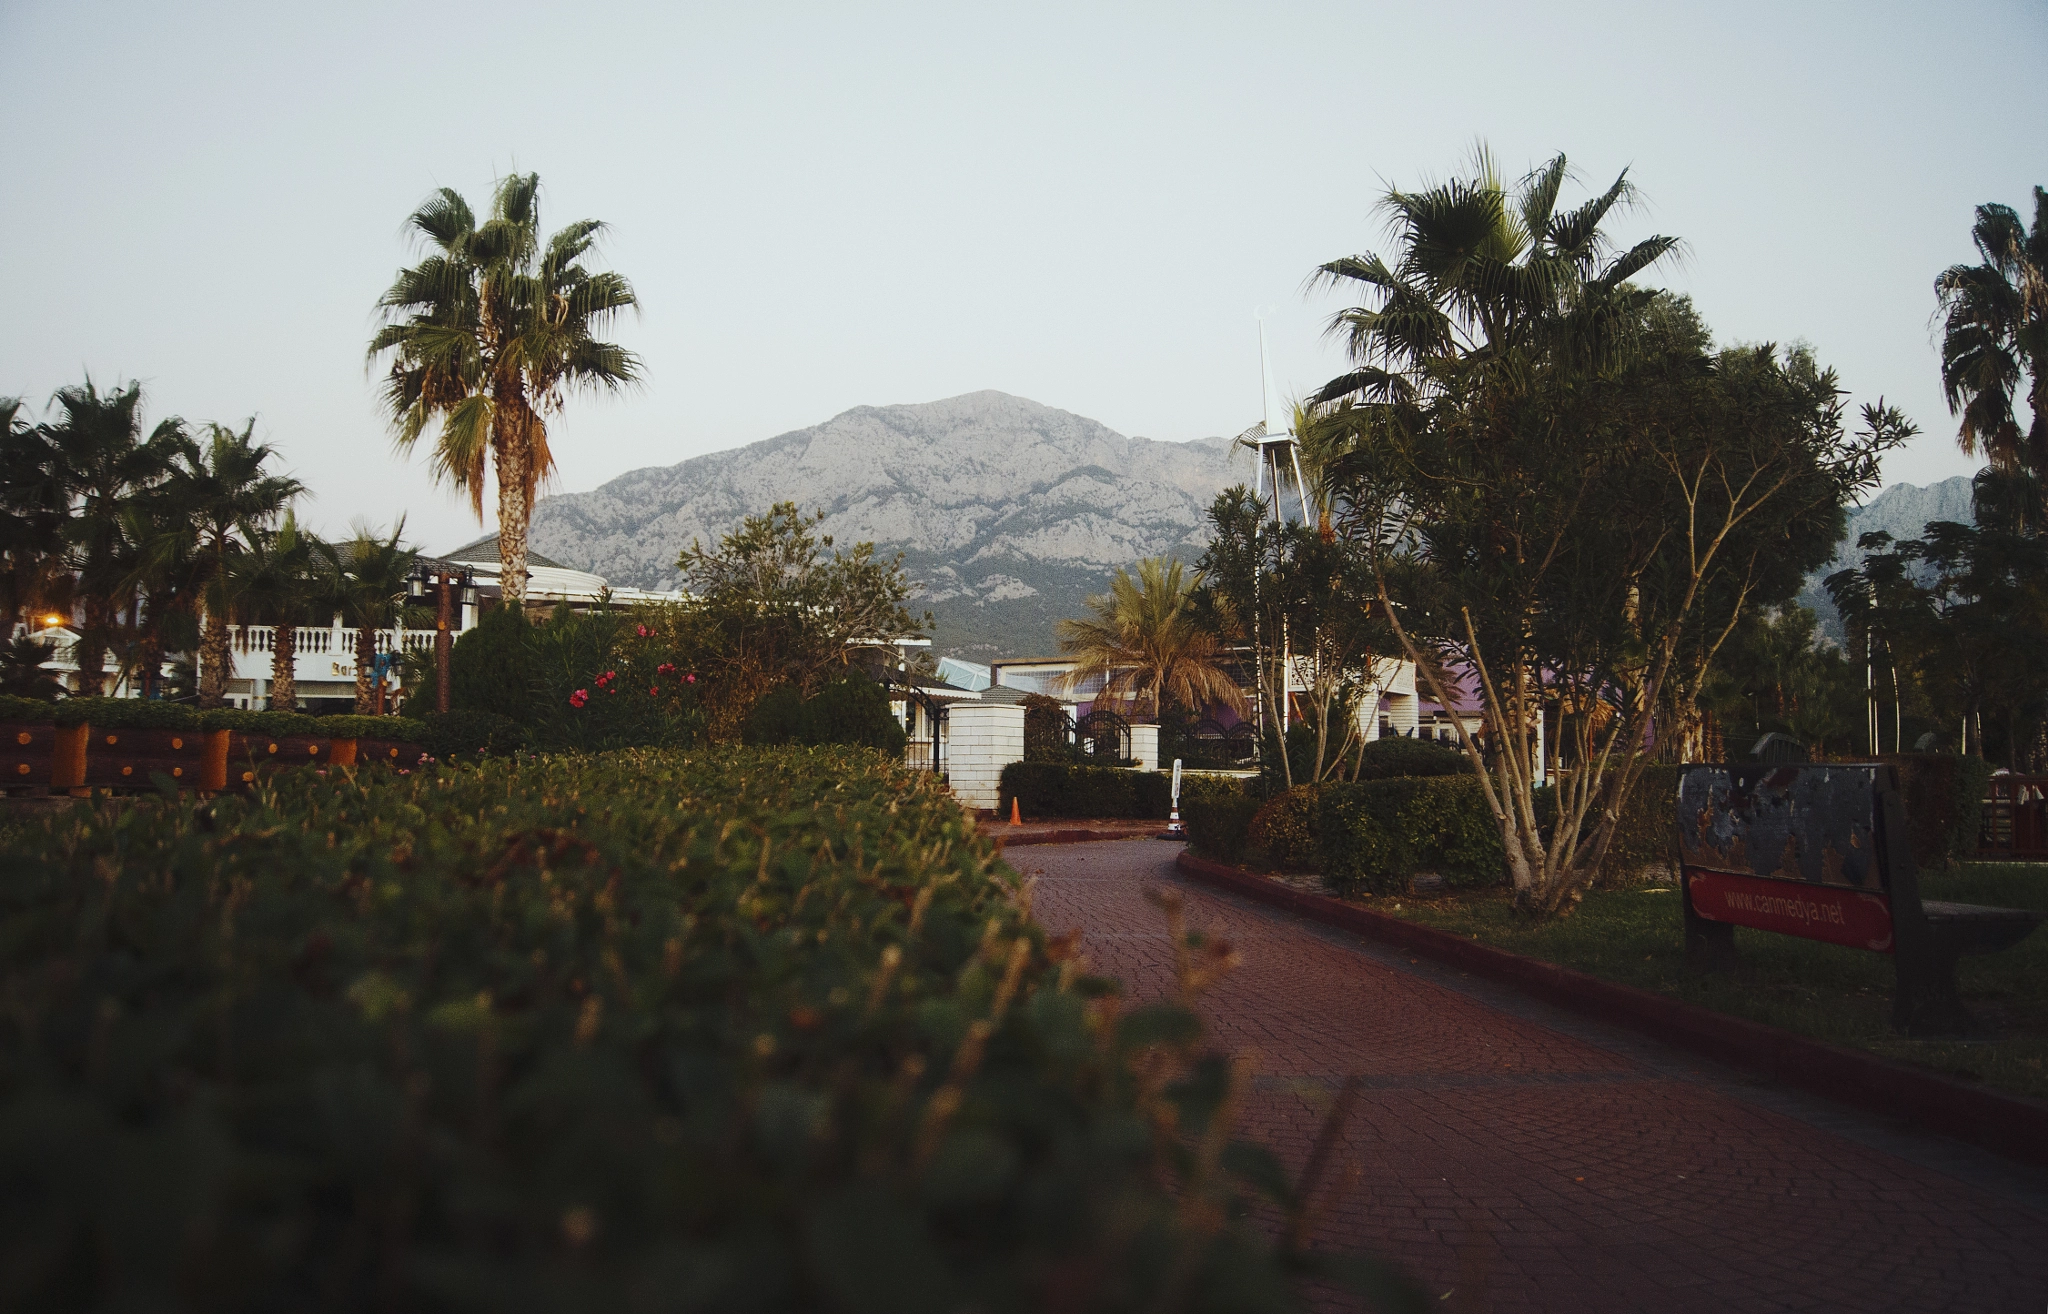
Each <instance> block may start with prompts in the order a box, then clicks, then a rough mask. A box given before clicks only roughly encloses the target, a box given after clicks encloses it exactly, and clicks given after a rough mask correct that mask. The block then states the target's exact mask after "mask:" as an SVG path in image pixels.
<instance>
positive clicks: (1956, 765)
mask: <svg viewBox="0 0 2048 1314" xmlns="http://www.w3.org/2000/svg"><path fill="white" fill-rule="evenodd" d="M1877 760H1878V761H1880V762H1887V763H1890V764H1891V765H1892V766H1893V767H1894V768H1896V769H1897V771H1898V773H1899V792H1900V793H1902V794H1904V795H1905V796H1906V815H1907V816H1908V817H1909V818H1910V819H1911V820H1912V823H1913V824H1912V828H1911V831H1910V832H1909V833H1910V834H1911V835H1912V838H1913V864H1914V865H1915V866H1917V867H1920V868H1922V869H1924V870H1929V871H1934V870H1939V869H1941V868H1944V867H1947V866H1948V865H1949V864H1950V863H1953V862H1967V861H1969V860H1970V859H1971V858H1974V857H1975V856H1976V855H1977V841H1978V839H1979V838H1980V837H1981V835H1982V833H1983V828H1984V795H1985V793H1986V792H1987V791H1988V790H1989V788H1990V783H1991V775H1992V766H1991V764H1990V763H1989V762H1987V761H1985V760H1984V759H1983V758H1981V757H1965V756H1963V755H1961V754H1959V753H1884V754H1880V755H1879V757H1878V759H1877Z"/></svg>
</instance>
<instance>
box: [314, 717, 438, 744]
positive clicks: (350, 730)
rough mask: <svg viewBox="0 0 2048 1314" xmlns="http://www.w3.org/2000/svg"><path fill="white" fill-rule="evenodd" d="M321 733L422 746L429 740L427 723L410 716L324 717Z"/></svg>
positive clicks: (341, 737)
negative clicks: (388, 740) (389, 740)
mask: <svg viewBox="0 0 2048 1314" xmlns="http://www.w3.org/2000/svg"><path fill="white" fill-rule="evenodd" d="M319 724H320V733H321V734H323V735H331V736H333V737H334V738H336V739H395V740H397V741H399V742H400V743H406V744H422V743H425V742H426V740H427V734H428V731H427V723H426V722H425V721H423V720H420V719H419V718H417V717H410V716H323V717H321V718H320V721H319Z"/></svg>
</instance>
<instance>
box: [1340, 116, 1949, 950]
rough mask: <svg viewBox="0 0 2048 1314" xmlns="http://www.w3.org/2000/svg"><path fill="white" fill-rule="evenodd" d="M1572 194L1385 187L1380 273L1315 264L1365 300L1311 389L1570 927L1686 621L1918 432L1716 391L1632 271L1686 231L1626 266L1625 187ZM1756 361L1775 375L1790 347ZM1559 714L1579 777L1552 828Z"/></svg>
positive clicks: (1519, 863) (1477, 761)
mask: <svg viewBox="0 0 2048 1314" xmlns="http://www.w3.org/2000/svg"><path fill="white" fill-rule="evenodd" d="M1565 179H1566V171H1565V161H1564V159H1563V157H1561V156H1560V157H1558V158H1556V159H1553V160H1551V161H1550V162H1548V163H1547V164H1546V165H1544V166H1543V167H1541V168H1539V169H1537V170H1536V171H1535V172H1533V173H1531V174H1530V175H1529V176H1528V177H1526V178H1524V179H1523V180H1522V181H1521V182H1520V183H1519V184H1518V185H1516V186H1515V187H1513V188H1512V189H1511V188H1509V187H1508V186H1506V185H1505V184H1503V183H1502V182H1501V181H1500V179H1499V177H1498V175H1497V172H1496V171H1495V170H1494V169H1493V167H1492V165H1491V162H1490V161H1488V160H1487V159H1486V158H1485V157H1484V156H1482V157H1481V159H1480V161H1479V166H1478V168H1477V169H1476V170H1475V171H1474V173H1473V175H1472V176H1468V177H1465V178H1459V179H1454V180H1452V181H1450V182H1447V183H1445V184H1442V185H1440V186H1437V187H1433V188H1430V189H1427V190H1425V191H1422V192H1416V193H1407V192H1401V191H1398V190H1397V191H1394V192H1391V193H1390V194H1389V195H1388V197H1387V199H1386V201H1385V207H1386V209H1387V211H1388V213H1389V214H1390V216H1391V217H1392V220H1393V227H1394V231H1395V233H1396V235H1397V241H1398V244H1399V252H1398V255H1397V256H1396V257H1395V258H1394V260H1393V261H1392V262H1391V263H1389V262H1388V261H1387V260H1386V259H1384V258H1382V257H1379V256H1360V257H1354V258H1351V259H1348V260H1342V261H1335V262H1332V263H1331V264H1329V265H1325V266H1324V267H1323V277H1324V278H1325V279H1327V280H1329V281H1330V282H1332V283H1334V284H1339V285H1355V286H1359V287H1361V288H1363V289H1364V290H1365V291H1366V293H1367V294H1368V299H1367V302H1366V304H1364V305H1361V306H1358V307H1355V308H1353V309H1351V310H1347V311H1344V312H1342V313H1340V314H1339V315H1338V316H1337V317H1336V319H1335V321H1334V322H1333V329H1335V330H1337V331H1340V332H1343V333H1345V335H1346V336H1347V338H1348V341H1349V345H1350V349H1351V353H1352V358H1353V369H1352V370H1351V371H1350V372H1349V373H1347V374H1345V375H1343V376H1340V377H1339V378H1337V379H1334V380H1332V381H1331V383H1330V384H1329V385H1328V386H1326V387H1325V388H1324V390H1323V391H1322V393H1321V394H1319V398H1318V400H1319V401H1320V402H1322V403H1324V404H1329V403H1336V404H1337V405H1338V407H1339V413H1340V414H1341V415H1342V416H1343V417H1344V418H1345V422H1347V423H1349V424H1350V425H1352V426H1353V430H1354V437H1353V440H1352V444H1351V447H1352V450H1351V453H1350V454H1349V455H1348V456H1346V457H1344V458H1343V461H1342V468H1341V471H1340V474H1339V478H1340V479H1341V481H1342V483H1343V491H1342V494H1341V498H1340V500H1341V502H1342V504H1343V505H1344V507H1345V508H1346V521H1347V523H1346V524H1345V526H1344V531H1343V532H1344V534H1345V536H1346V538H1347V539H1348V540H1349V541H1350V542H1352V543H1354V544H1355V545H1357V547H1358V548H1359V549H1360V550H1362V551H1363V552H1364V553H1365V554H1366V556H1367V559H1368V561H1369V563H1370V567H1371V570H1372V573H1373V577H1374V587H1375V591H1376V593H1377V595H1378V596H1377V600H1378V602H1379V603H1380V604H1381V606H1382V607H1383V608H1384V611H1385V615H1386V618H1387V621H1388V624H1389V625H1390V627H1391V628H1392V629H1393V631H1394V633H1395V636H1396V639H1397V641H1398V642H1399V643H1400V645H1401V647H1402V649H1403V650H1404V651H1405V652H1406V653H1407V655H1408V656H1409V658H1410V659H1411V660H1413V661H1414V662H1415V663H1416V666H1417V668H1418V670H1419V672H1420V673H1421V675H1422V677H1423V679H1424V680H1425V682H1426V683H1427V685H1428V686H1429V687H1430V689H1431V690H1432V692H1433V693H1434V695H1435V696H1436V698H1437V700H1438V701H1439V702H1441V703H1444V704H1446V705H1450V704H1452V702H1453V698H1452V696H1451V693H1450V679H1449V678H1448V677H1449V676H1450V675H1451V674H1453V673H1454V672H1457V671H1463V672H1466V673H1469V676H1470V678H1471V679H1472V680H1473V681H1474V682H1475V683H1476V684H1477V686H1478V688H1479V690H1480V692H1481V700H1482V714H1483V720H1484V734H1483V738H1484V740H1485V743H1484V744H1483V745H1482V743H1481V737H1480V736H1475V735H1474V734H1472V733H1470V732H1468V731H1467V729H1466V728H1465V726H1464V725H1463V724H1462V723H1460V724H1458V725H1457V727H1456V729H1457V733H1458V736H1459V741H1460V745H1461V747H1462V749H1463V750H1464V751H1465V753H1466V754H1467V756H1468V758H1469V760H1471V761H1472V763H1473V765H1474V767H1475V768H1476V769H1477V770H1478V771H1479V780H1480V785H1481V788H1482V791H1483V793H1484V796H1485V798H1486V802H1487V805H1488V807H1489V809H1490V810H1491V811H1492V813H1493V816H1494V819H1495V823H1496V824H1497V825H1498V827H1499V829H1500V833H1501V839H1502V847H1503V849H1504V851H1505V855H1506V863H1507V868H1508V877H1509V880H1510V883H1511V884H1512V886H1513V888H1514V891H1515V899H1516V903H1517V906H1518V907H1520V908H1522V909H1523V910H1525V911H1527V912H1531V913H1536V914H1549V913H1558V912H1564V911H1568V910H1569V909H1570V908H1571V907H1572V906H1573V905H1575V903H1576V902H1577V900H1578V899H1579V898H1580V897H1581V895H1582V893H1583V891H1584V889H1585V888H1586V887H1587V885H1588V884H1590V882H1591V880H1592V878H1593V876H1594V874H1595V873H1596V872H1597V870H1598V867H1599V865H1600V862H1601V859H1602V858H1603V856H1604V854H1605V852H1606V849H1607V846H1608V844H1609V843H1610V841H1611V840H1612V838H1613V834H1614V830H1615V827H1616V826H1617V825H1618V824H1619V820H1620V817H1621V813H1622V809H1623V806H1624V805H1625V803H1626V801H1627V798H1628V794H1629V791H1630V789H1631V788H1632V787H1633V785H1634V783H1635V780H1636V778H1637V777H1638V775H1639V774H1640V772H1641V770H1642V767H1643V765H1644V754H1643V744H1644V741H1645V738H1646V735H1647V733H1648V730H1649V727H1650V725H1651V721H1652V717H1653V716H1654V714H1655V712H1656V709H1657V708H1658V707H1659V706H1660V705H1661V703H1662V700H1663V697H1664V691H1665V686H1666V682H1667V680H1668V678H1669V677H1670V675H1671V672H1672V670H1673V667H1674V664H1675V663H1676V661H1677V660H1678V658H1679V656H1680V653H1681V650H1682V649H1683V647H1684V646H1685V644H1686V643H1687V631H1688V629H1689V628H1690V627H1692V626H1694V625H1697V624H1699V623H1700V622H1701V612H1702V604H1703V602H1705V601H1707V600H1708V599H1710V598H1713V597H1715V596H1717V595H1719V596H1725V597H1733V598H1736V599H1738V602H1737V604H1736V607H1735V609H1736V610H1739V605H1740V604H1739V599H1740V597H1741V595H1742V592H1743V590H1742V588H1741V586H1740V584H1739V583H1737V582H1736V581H1737V579H1738V577H1739V574H1740V571H1741V569H1742V567H1741V562H1742V561H1743V560H1744V556H1743V554H1742V552H1741V545H1742V543H1743V542H1744V541H1745V534H1746V533H1747V532H1749V531H1751V530H1753V529H1754V528H1756V527H1758V526H1759V525H1760V524H1761V522H1764V521H1768V520H1772V519H1778V520H1780V521H1781V523H1782V522H1783V521H1784V520H1786V519H1788V518H1789V517H1790V515H1791V513H1792V511H1793V509H1795V508H1796V509H1798V511H1799V513H1800V514H1810V513H1813V512H1815V511H1816V510H1823V511H1824V510H1825V508H1826V507H1827V506H1828V505H1829V504H1832V505H1834V506H1837V507H1838V506H1839V505H1840V503H1841V502H1842V501H1843V500H1844V499H1846V498H1847V497H1848V496H1850V495H1852V494H1853V493H1854V492H1856V491H1858V490H1859V489H1861V488H1864V487H1868V486H1870V484H1872V483H1873V482H1874V480H1875V476H1876V459H1877V455H1878V454H1879V453H1880V452H1882V451H1883V450H1885V449H1887V448H1888V447H1890V446H1892V445H1895V444H1896V443H1897V442H1900V441H1903V435H1904V433H1905V432H1909V431H1910V428H1909V426H1905V425H1904V422H1903V420H1901V419H1900V418H1899V417H1898V416H1897V415H1896V413H1895V412H1891V411H1884V410H1881V409H1880V410H1874V411H1871V412H1870V413H1868V415H1867V417H1866V418H1867V420H1868V421H1869V423H1868V424H1867V426H1866V430H1865V432H1864V433H1862V434H1861V435H1858V436H1856V437H1853V438H1851V437H1847V436H1845V435H1844V434H1843V432H1842V428H1841V425H1840V423H1839V407H1838V406H1835V407H1833V409H1830V408H1829V406H1828V405H1827V404H1825V403H1832V402H1833V400H1834V399H1833V397H1832V394H1831V392H1830V394H1829V395H1828V397H1827V398H1826V399H1825V403H1824V404H1822V405H1821V407H1820V409H1819V410H1818V411H1817V412H1814V413H1810V414H1806V415H1804V416H1803V417H1801V416H1793V417H1790V419H1789V421H1788V417H1786V416H1784V415H1783V414H1781V407H1780V406H1779V405H1777V404H1775V403H1772V404H1765V402H1766V401H1768V398H1766V399H1765V401H1758V402H1756V403H1755V404H1753V405H1745V404H1744V398H1743V395H1742V394H1741V393H1740V392H1739V391H1738V392H1735V393H1732V394H1731V393H1730V392H1729V390H1728V389H1726V388H1715V387H1713V386H1711V385H1712V383H1713V381H1714V380H1715V378H1716V375H1717V363H1716V362H1715V361H1714V360H1712V359H1711V358H1709V357H1707V356H1706V355H1705V354H1704V353H1703V352H1701V351H1699V350H1698V349H1697V347H1694V348H1692V349H1689V350H1688V349H1687V348H1686V347H1685V345H1684V344H1683V342H1682V341H1671V340H1670V339H1671V338H1672V337H1673V336H1674V335H1673V334H1670V333H1668V332H1667V333H1666V334H1665V338H1666V341H1665V342H1664V343H1662V344H1661V345H1660V344H1659V343H1658V342H1657V340H1656V339H1657V335H1658V332H1659V328H1660V324H1659V318H1660V311H1659V294H1657V293H1655V292H1653V291H1651V290H1648V289H1644V288H1640V287H1637V286H1636V285H1635V284H1634V283H1633V282H1632V281H1631V280H1632V279H1633V278H1634V277H1635V276H1636V275H1637V274H1639V273H1641V272H1642V271H1644V270H1646V269H1648V268H1649V267H1650V266H1652V265H1653V264H1655V263H1656V262H1658V261H1659V260H1661V259H1663V258H1664V257H1666V256H1668V255H1669V254H1670V253H1671V252H1672V251H1673V250H1674V249H1675V248H1676V245H1677V243H1676V240H1675V239H1672V238H1668V237H1653V238H1649V239H1646V240H1644V241H1641V242H1637V243H1635V244H1633V245H1631V246H1629V247H1627V248H1626V249H1625V250H1621V251H1620V252H1619V253H1616V250H1615V246H1614V244H1613V242H1612V240H1611V239H1610V238H1609V237H1608V235H1607V234H1606V232H1605V231H1604V225H1605V223H1606V221H1607V219H1608V218H1609V216H1610V215H1611V214H1612V213H1613V211H1614V210H1615V209H1616V208H1617V207H1619V206H1622V205H1624V204H1625V203H1627V202H1628V201H1629V200H1630V198H1631V196H1632V190H1631V188H1630V186H1629V184H1628V182H1627V179H1626V177H1625V176H1624V177H1623V178H1620V179H1617V180H1616V181H1615V182H1614V184H1613V185H1612V186H1610V187H1609V188H1608V189H1607V190H1606V191H1605V192H1603V193H1601V194H1600V195H1598V196H1596V197H1594V198H1593V199H1592V200H1590V201H1587V202H1585V203H1584V204H1582V205H1580V206H1578V207H1577V208H1575V209H1569V210H1563V211H1560V210H1559V208H1558V200H1559V196H1560V192H1561V188H1562V184H1563V182H1564V181H1565ZM1666 327H1668V326H1666ZM1752 364H1753V366H1754V368H1755V370H1756V371H1757V372H1758V373H1759V374H1760V375H1761V376H1765V377H1769V378H1770V379H1771V380H1772V381H1773V387H1774V388H1775V387H1776V385H1777V384H1778V383H1781V382H1784V381H1785V380H1784V378H1783V377H1781V376H1785V375H1786V374H1787V371H1786V368H1785V367H1784V365H1783V364H1782V363H1781V362H1779V361H1778V360H1777V354H1776V353H1775V352H1773V351H1769V350H1768V349H1764V350H1761V351H1759V352H1757V353H1756V359H1755V360H1754V361H1753V362H1752ZM1723 373H1725V371H1724V372H1723ZM1724 382H1725V379H1724ZM1653 384H1654V386H1649V385H1653ZM1767 391H1770V390H1767ZM1795 391H1796V390H1795ZM1819 392H1820V389H1819V388H1818V386H1815V387H1813V388H1810V389H1808V391H1807V394H1806V395H1807V396H1809V397H1810V398H1813V397H1817V396H1818V394H1819ZM1773 395H1775V394H1773ZM1549 703H1554V704H1555V705H1557V706H1558V708H1559V710H1560V712H1561V713H1563V714H1564V716H1563V720H1564V723H1565V726H1566V728H1567V729H1568V730H1569V731H1570V734H1571V738H1572V741H1573V742H1571V744H1570V745H1569V748H1570V750H1571V754H1570V755H1571V756H1572V757H1573V758H1574V761H1573V770H1572V771H1570V772H1569V773H1568V774H1566V775H1565V776H1564V778H1563V780H1562V782H1561V783H1560V785H1559V788H1558V792H1557V800H1556V801H1557V824H1556V825H1555V826H1554V827H1553V828H1548V833H1547V834H1546V828H1545V827H1543V826H1542V825H1541V824H1540V822H1539V816H1538V812H1537V807H1536V795H1535V780H1536V766H1537V763H1536V762H1535V761H1534V750H1535V738H1536V728H1537V724H1538V718H1539V717H1540V716H1541V715H1542V714H1543V707H1544V705H1545V704H1549Z"/></svg>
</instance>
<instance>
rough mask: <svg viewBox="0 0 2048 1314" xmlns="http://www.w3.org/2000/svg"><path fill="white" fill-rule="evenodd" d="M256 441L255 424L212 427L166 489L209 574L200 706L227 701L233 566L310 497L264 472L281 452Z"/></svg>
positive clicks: (190, 445) (185, 452)
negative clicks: (298, 502)
mask: <svg viewBox="0 0 2048 1314" xmlns="http://www.w3.org/2000/svg"><path fill="white" fill-rule="evenodd" d="M255 434H256V421H255V420H253V419H252V420H250V421H249V423H248V424H247V425H245V426H244V427H243V429H242V431H241V432H240V433H236V432H235V431H234V430H232V429H230V428H228V427H227V426H225V425H220V424H215V425H209V426H207V441H206V444H205V445H204V446H201V445H200V444H198V443H194V442H190V441H187V442H185V443H183V444H181V445H180V447H179V450H178V455H177V459H176V461H175V462H174V463H173V465H172V469H171V474H170V477H169V478H168V479H167V480H165V485H164V490H163V493H164V497H165V498H166V499H167V500H168V501H169V502H170V503H171V504H172V505H173V506H175V507H178V508H180V509H181V510H182V511H183V512H184V514H185V515H186V517H187V518H188V519H189V520H190V521H191V524H192V526H193V528H194V530H195V531H196V534H197V537H198V541H199V547H198V557H199V559H200V561H201V562H202V563H203V569H204V572H205V580H206V586H205V591H204V594H203V595H202V603H203V605H204V607H205V609H206V615H205V623H204V625H203V626H202V628H201V630H200V634H199V705H200V706H201V707H219V706H222V705H223V704H225V703H226V702H227V689H228V671H229V668H230V665H231V663H230V662H229V660H228V622H229V619H230V617H231V616H232V615H233V613H234V609H235V596H234V588H235V584H236V582H237V576H236V574H235V573H234V572H233V571H232V570H230V569H229V565H230V563H231V562H232V560H233V558H234V557H235V556H236V555H237V554H239V553H241V552H244V551H246V550H247V549H248V545H249V544H250V542H251V541H253V540H254V539H255V538H256V537H257V536H258V535H260V534H262V533H263V531H264V530H266V529H267V528H269V526H270V525H271V524H272V523H274V522H275V521H276V519H277V518H278V517H279V516H280V515H282V514H283V513H284V511H285V508H286V507H287V506H288V505H290V503H291V500H292V499H293V498H295V497H297V496H298V495H299V494H300V493H302V492H304V491H305V485H303V484H301V483H300V482H299V481H298V480H296V479H293V478H292V477H290V476H289V475H274V474H266V473H265V472H264V469H263V466H264V463H265V462H267V461H268V460H269V459H270V458H271V457H272V456H273V455H275V453H274V452H273V451H272V449H271V447H270V445H269V444H268V443H259V442H257V441H256V438H255Z"/></svg>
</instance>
